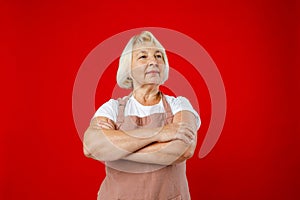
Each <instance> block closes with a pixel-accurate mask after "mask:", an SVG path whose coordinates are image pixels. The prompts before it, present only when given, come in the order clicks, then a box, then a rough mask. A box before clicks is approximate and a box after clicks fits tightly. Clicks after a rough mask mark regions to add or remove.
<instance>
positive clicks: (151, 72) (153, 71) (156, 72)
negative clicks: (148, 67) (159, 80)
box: [146, 70, 159, 74]
mask: <svg viewBox="0 0 300 200" xmlns="http://www.w3.org/2000/svg"><path fill="white" fill-rule="evenodd" d="M146 74H159V72H158V71H155V70H152V71H149V72H146Z"/></svg>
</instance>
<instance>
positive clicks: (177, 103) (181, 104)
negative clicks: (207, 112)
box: [165, 95, 193, 114]
mask: <svg viewBox="0 0 300 200" xmlns="http://www.w3.org/2000/svg"><path fill="white" fill-rule="evenodd" d="M165 97H166V100H167V102H168V103H169V105H170V106H171V109H172V111H173V110H174V111H177V112H178V111H181V110H185V109H193V106H192V105H191V103H190V101H189V100H188V99H187V98H186V97H183V96H178V97H174V96H169V95H165ZM173 114H175V113H174V112H173Z"/></svg>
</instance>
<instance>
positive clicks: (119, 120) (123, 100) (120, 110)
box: [116, 93, 132, 130]
mask: <svg viewBox="0 0 300 200" xmlns="http://www.w3.org/2000/svg"><path fill="white" fill-rule="evenodd" d="M131 95H132V93H130V94H129V95H128V96H126V97H124V98H118V104H119V106H118V116H117V122H116V125H117V130H119V128H120V126H121V124H122V123H123V122H124V117H125V116H124V110H125V106H126V103H127V101H128V99H129V97H131Z"/></svg>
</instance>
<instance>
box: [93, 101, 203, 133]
mask: <svg viewBox="0 0 300 200" xmlns="http://www.w3.org/2000/svg"><path fill="white" fill-rule="evenodd" d="M164 96H165V98H166V101H167V102H168V103H169V105H170V107H171V111H172V114H173V115H175V114H176V113H177V112H179V111H182V110H187V111H190V112H192V113H193V114H194V115H195V117H196V123H197V129H199V127H200V125H201V120H200V117H199V115H198V113H197V112H196V111H195V110H194V109H193V107H192V105H191V103H190V102H189V100H188V99H187V98H185V97H182V96H179V97H173V96H168V95H164ZM118 106H119V103H118V100H115V99H110V100H109V101H107V102H106V103H104V104H103V105H102V106H101V107H99V108H98V110H97V111H96V113H95V115H94V117H99V116H102V117H107V118H109V119H111V120H112V121H114V122H116V121H117V116H118ZM164 112H165V109H164V105H163V102H162V99H161V100H160V102H159V103H158V104H155V105H152V106H144V105H142V104H140V103H139V102H138V101H137V100H136V99H135V98H134V96H133V95H132V96H131V97H130V98H129V99H128V101H127V103H126V106H125V110H124V116H129V115H133V116H138V117H145V116H149V115H151V114H154V113H164Z"/></svg>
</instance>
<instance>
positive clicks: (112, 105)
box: [93, 99, 118, 122]
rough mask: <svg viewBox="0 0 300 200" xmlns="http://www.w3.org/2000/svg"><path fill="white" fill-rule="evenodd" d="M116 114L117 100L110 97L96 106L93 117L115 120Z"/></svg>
mask: <svg viewBox="0 0 300 200" xmlns="http://www.w3.org/2000/svg"><path fill="white" fill-rule="evenodd" d="M117 116H118V101H117V100H115V99H110V100H109V101H107V102H106V103H104V104H103V105H102V106H100V107H99V108H98V110H97V111H96V113H95V114H94V116H93V118H95V117H106V118H108V119H111V120H112V121H114V122H116V121H117Z"/></svg>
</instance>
